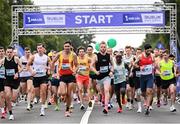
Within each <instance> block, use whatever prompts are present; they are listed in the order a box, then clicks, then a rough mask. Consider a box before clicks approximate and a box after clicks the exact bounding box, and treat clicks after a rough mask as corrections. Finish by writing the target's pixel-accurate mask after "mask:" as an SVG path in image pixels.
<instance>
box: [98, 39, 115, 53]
mask: <svg viewBox="0 0 180 124" xmlns="http://www.w3.org/2000/svg"><path fill="white" fill-rule="evenodd" d="M107 45H108V47H109V48H114V47H115V46H116V45H117V42H116V40H115V39H113V38H111V39H109V40H108V41H107ZM99 48H100V43H98V42H97V43H96V44H95V49H96V50H97V51H99Z"/></svg>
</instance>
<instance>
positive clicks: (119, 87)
mask: <svg viewBox="0 0 180 124" xmlns="http://www.w3.org/2000/svg"><path fill="white" fill-rule="evenodd" d="M114 90H115V94H116V100H117V103H118V105H119V107H120V108H122V105H121V98H120V96H121V94H122V98H124V97H125V91H126V88H125V87H124V86H123V83H119V84H115V85H114Z"/></svg>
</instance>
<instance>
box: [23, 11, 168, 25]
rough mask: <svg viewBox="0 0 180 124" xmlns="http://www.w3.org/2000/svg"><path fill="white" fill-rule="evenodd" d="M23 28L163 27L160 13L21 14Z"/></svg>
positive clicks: (162, 14) (163, 16) (163, 23)
mask: <svg viewBox="0 0 180 124" xmlns="http://www.w3.org/2000/svg"><path fill="white" fill-rule="evenodd" d="M23 20H24V21H23V27H24V28H80V27H82V28H83V27H108V26H109V27H113V26H165V14H164V12H163V11H160V12H66V13H42V12H41V13H40V12H25V13H23Z"/></svg>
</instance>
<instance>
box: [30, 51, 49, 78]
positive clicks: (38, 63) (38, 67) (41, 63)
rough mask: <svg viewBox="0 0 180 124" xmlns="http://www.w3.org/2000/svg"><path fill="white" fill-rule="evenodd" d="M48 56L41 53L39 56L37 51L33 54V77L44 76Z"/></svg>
mask: <svg viewBox="0 0 180 124" xmlns="http://www.w3.org/2000/svg"><path fill="white" fill-rule="evenodd" d="M47 63H48V56H47V55H45V54H43V55H42V56H40V55H39V54H38V53H37V54H35V55H34V62H33V69H34V71H35V72H36V75H35V76H34V77H43V76H46V72H47V69H46V68H47Z"/></svg>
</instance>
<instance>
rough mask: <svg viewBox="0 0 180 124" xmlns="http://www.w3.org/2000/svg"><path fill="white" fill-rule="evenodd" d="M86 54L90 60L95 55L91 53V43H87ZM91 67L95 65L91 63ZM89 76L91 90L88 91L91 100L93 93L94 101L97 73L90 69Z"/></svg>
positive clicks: (96, 99) (96, 91)
mask: <svg viewBox="0 0 180 124" xmlns="http://www.w3.org/2000/svg"><path fill="white" fill-rule="evenodd" d="M86 52H87V54H86V56H87V57H89V58H90V59H91V60H92V59H93V58H94V57H95V56H96V55H95V54H94V53H93V47H92V46H91V45H89V46H88V47H87V50H86ZM93 67H95V65H93ZM89 77H90V80H89V81H90V88H91V92H90V97H91V100H92V99H93V95H94V99H95V101H98V96H97V94H98V90H97V88H96V84H97V82H96V79H97V75H96V74H95V72H93V71H92V70H90V72H89Z"/></svg>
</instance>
